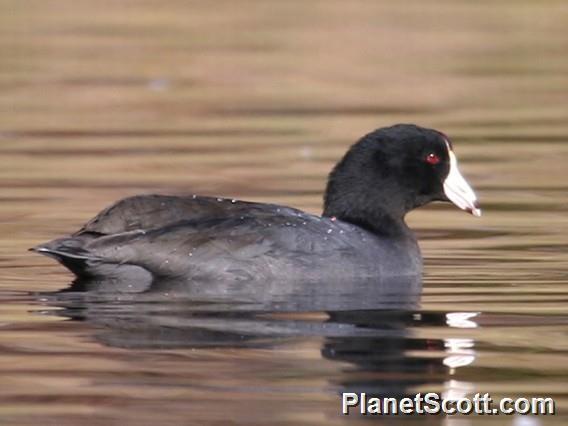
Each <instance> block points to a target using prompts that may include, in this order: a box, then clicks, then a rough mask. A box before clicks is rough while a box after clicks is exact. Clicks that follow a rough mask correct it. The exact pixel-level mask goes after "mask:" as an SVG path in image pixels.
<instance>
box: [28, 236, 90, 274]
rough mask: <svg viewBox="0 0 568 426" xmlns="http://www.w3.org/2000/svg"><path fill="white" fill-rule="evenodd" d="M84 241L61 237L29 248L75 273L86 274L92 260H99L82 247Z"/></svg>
mask: <svg viewBox="0 0 568 426" xmlns="http://www.w3.org/2000/svg"><path fill="white" fill-rule="evenodd" d="M82 244H84V241H82V240H80V239H77V238H61V239H57V240H53V241H50V242H48V243H45V244H40V245H38V246H36V247H32V248H30V251H34V252H36V253H39V254H43V255H45V256H48V257H52V258H54V259H55V260H57V261H58V262H59V263H61V264H62V265H63V266H65V267H66V268H67V269H69V270H70V271H71V272H73V273H74V274H75V275H77V276H79V277H81V276H88V275H90V273H89V269H90V267H91V265H92V263H93V262H96V261H97V260H99V258H98V257H97V256H94V255H93V254H92V253H91V252H89V251H88V250H86V249H85V248H83V247H82Z"/></svg>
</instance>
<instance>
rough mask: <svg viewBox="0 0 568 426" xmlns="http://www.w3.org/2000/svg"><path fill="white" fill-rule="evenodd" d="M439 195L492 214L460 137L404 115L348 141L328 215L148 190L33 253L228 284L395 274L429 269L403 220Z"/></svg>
mask: <svg viewBox="0 0 568 426" xmlns="http://www.w3.org/2000/svg"><path fill="white" fill-rule="evenodd" d="M436 200H440V201H451V202H453V203H454V204H455V205H456V206H458V207H459V208H460V209H463V210H466V211H468V212H470V213H472V214H473V215H475V216H479V215H480V214H481V210H480V209H479V207H478V204H477V200H476V197H475V194H474V192H473V190H472V189H471V187H470V186H469V185H468V184H467V182H466V181H465V179H464V178H463V177H462V175H461V174H460V172H459V170H458V168H457V160H456V157H455V155H454V153H453V150H452V145H451V143H450V141H449V139H448V138H447V137H446V136H445V135H444V134H443V133H441V132H438V131H436V130H433V129H427V128H422V127H418V126H415V125H410V124H399V125H395V126H392V127H387V128H381V129H378V130H375V131H373V132H371V133H369V134H367V135H366V136H364V137H362V138H361V139H360V140H359V141H358V142H357V143H355V144H354V145H353V146H352V147H351V148H350V149H349V150H348V152H347V153H346V154H345V156H344V157H343V159H341V160H340V161H339V163H338V164H337V165H336V166H335V167H334V169H333V170H332V171H331V173H330V175H329V179H328V183H327V189H326V192H325V197H324V211H323V214H322V216H317V215H312V214H308V213H305V212H302V211H300V210H296V209H293V208H290V207H284V206H279V205H274V204H261V203H252V202H246V201H237V200H232V199H225V198H213V197H203V196H196V195H193V196H183V197H177V196H167V195H139V196H134V197H129V198H125V199H123V200H120V201H118V202H116V203H115V204H113V205H111V206H110V207H108V208H107V209H105V210H103V211H102V212H101V213H99V214H98V215H97V216H96V217H95V218H93V219H92V220H91V221H89V222H88V223H87V224H86V225H85V226H83V228H81V229H80V230H79V231H77V232H76V233H74V234H72V235H71V236H68V237H64V238H59V239H56V240H53V241H50V242H48V243H45V244H40V245H39V246H37V247H35V248H33V249H32V250H34V251H36V252H38V253H41V254H44V255H47V256H51V257H54V258H55V259H57V260H58V261H59V262H61V263H62V264H63V265H64V266H66V267H67V268H68V269H70V270H71V271H72V272H73V273H74V274H75V275H76V276H78V277H79V278H94V277H105V278H109V277H112V279H113V280H114V281H115V282H119V281H120V280H130V281H131V282H134V281H135V282H137V283H145V284H148V283H152V282H153V281H157V280H176V281H178V282H179V281H180V280H181V281H183V282H186V283H188V285H189V286H193V285H197V286H198V285H201V286H207V283H208V282H215V281H223V282H232V283H234V286H235V287H239V286H246V287H247V288H249V289H253V291H254V289H255V288H256V287H255V285H256V284H258V283H259V282H262V283H263V285H265V286H275V285H277V284H275V283H278V282H283V281H296V282H303V283H308V282H314V281H328V282H329V281H333V282H341V280H350V281H353V280H369V279H377V280H378V281H381V280H382V281H384V280H385V279H386V280H388V278H389V277H402V276H415V275H419V274H421V270H422V259H421V255H420V251H419V248H418V245H417V242H416V239H415V237H414V235H413V233H412V232H411V231H410V229H409V228H408V227H407V225H406V224H405V222H404V217H405V215H406V213H408V212H409V211H410V210H412V209H414V208H416V207H420V206H422V205H424V204H426V203H429V202H430V201H436ZM251 283H252V285H251Z"/></svg>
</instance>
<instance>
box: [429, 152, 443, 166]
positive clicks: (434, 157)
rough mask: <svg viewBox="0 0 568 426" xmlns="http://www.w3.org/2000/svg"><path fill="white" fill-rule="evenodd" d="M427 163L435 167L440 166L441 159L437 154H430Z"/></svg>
mask: <svg viewBox="0 0 568 426" xmlns="http://www.w3.org/2000/svg"><path fill="white" fill-rule="evenodd" d="M426 162H427V163H428V164H431V165H433V166H435V165H436V164H438V163H439V162H440V157H438V156H437V155H436V154H434V153H433V152H431V153H430V154H428V155H427V156H426Z"/></svg>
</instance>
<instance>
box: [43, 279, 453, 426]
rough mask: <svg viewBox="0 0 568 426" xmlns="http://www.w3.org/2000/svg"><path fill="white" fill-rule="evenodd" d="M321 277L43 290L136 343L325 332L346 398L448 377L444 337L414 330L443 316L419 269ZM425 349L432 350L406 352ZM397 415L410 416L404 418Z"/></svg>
mask: <svg viewBox="0 0 568 426" xmlns="http://www.w3.org/2000/svg"><path fill="white" fill-rule="evenodd" d="M319 284H320V285H319V287H318V286H315V287H314V283H310V285H305V286H304V287H303V289H304V291H301V288H300V287H298V286H297V285H296V284H289V285H290V286H291V288H288V289H287V290H288V292H280V294H278V295H275V294H269V295H268V294H257V295H256V296H257V297H256V298H249V300H242V297H241V296H242V294H241V293H239V292H231V291H230V290H229V289H226V288H225V289H224V291H225V292H224V293H223V292H221V290H220V289H219V286H215V289H216V291H217V293H216V296H217V297H215V298H213V297H207V295H204V294H191V292H188V291H184V292H176V291H175V282H171V281H170V282H167V283H156V288H154V289H140V288H136V286H135V285H134V284H132V283H130V284H125V285H127V286H129V287H127V288H124V289H123V290H129V291H131V292H130V293H128V292H126V291H124V292H116V291H114V292H113V291H110V290H111V289H112V288H115V289H116V285H117V283H113V282H106V283H105V282H101V281H100V280H99V281H90V282H85V281H82V282H75V283H73V285H72V286H71V287H70V288H68V289H67V290H65V291H60V292H56V293H47V294H42V295H41V296H40V297H41V301H42V303H43V304H47V305H50V306H56V307H58V308H59V309H58V310H55V311H54V310H50V311H49V312H51V314H53V313H54V312H55V314H56V315H59V316H63V317H65V318H68V319H69V320H72V321H82V322H86V323H88V324H89V325H90V326H92V327H93V338H94V339H95V340H96V341H98V342H99V343H101V344H103V345H106V346H110V347H119V348H124V349H129V350H179V349H196V348H209V349H216V348H241V349H247V348H263V349H271V350H275V351H277V350H278V347H279V346H280V345H285V344H286V343H288V342H290V341H293V340H300V339H315V338H317V339H318V341H321V342H322V343H321V356H322V358H324V359H326V360H329V361H336V362H340V363H342V367H341V371H342V374H341V375H340V376H339V377H334V378H329V379H328V381H329V384H330V387H331V388H332V389H334V390H335V391H334V392H336V393H337V395H338V399H339V398H340V395H341V393H342V392H366V393H367V395H368V396H369V397H373V396H378V397H386V396H388V397H397V398H401V397H404V396H409V397H410V396H414V394H415V393H416V392H413V391H412V389H413V388H415V387H417V386H420V385H425V384H429V385H431V384H436V383H438V384H439V383H442V382H443V381H444V380H445V379H446V375H447V370H448V368H447V367H446V365H444V363H443V357H441V356H439V353H440V352H442V353H443V352H444V342H443V341H442V340H431V339H420V338H417V337H416V336H415V335H414V332H413V330H412V329H413V328H416V327H420V326H424V325H439V324H440V323H444V321H445V318H444V315H443V314H440V315H433V314H430V315H426V316H424V315H421V314H420V313H418V309H419V302H420V289H421V279H420V278H419V277H415V276H413V277H397V278H392V279H389V280H384V281H382V282H375V281H368V282H365V281H358V282H353V283H346V282H342V283H319ZM179 287H180V288H183V289H186V288H187V285H186V283H179ZM95 288H96V289H97V291H94V289H95ZM164 288H167V292H164V291H163V289H164ZM156 289H159V291H155V290H156ZM306 289H309V291H306ZM292 290H295V291H292ZM282 293H287V294H282ZM239 299H241V300H239ZM417 351H420V352H423V353H426V354H428V353H432V355H433V356H419V357H416V356H409V355H407V354H408V353H409V352H417ZM434 355H436V356H434ZM393 420H396V419H394V418H392V417H391V421H393ZM397 421H400V422H402V423H404V418H401V419H400V420H397ZM428 421H429V422H431V421H434V420H433V419H428ZM428 424H438V423H428Z"/></svg>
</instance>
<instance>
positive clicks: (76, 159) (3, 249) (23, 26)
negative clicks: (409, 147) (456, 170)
mask: <svg viewBox="0 0 568 426" xmlns="http://www.w3.org/2000/svg"><path fill="white" fill-rule="evenodd" d="M398 3H400V2H398ZM398 3H396V4H395V3H393V2H370V1H355V2H340V1H310V2H302V3H301V4H300V3H298V2H275V1H263V2H260V1H250V2H249V1H247V2H228V1H224V2H215V4H214V5H213V4H209V5H208V4H207V3H205V2H203V3H197V2H181V1H172V2H167V3H164V2H158V1H136V2H135V1H124V2H110V1H102V2H72V1H68V0H63V1H57V2H56V1H39V0H37V1H27V2H17V1H4V2H2V4H1V5H0V8H1V10H0V57H1V60H0V90H1V92H0V93H1V96H0V201H1V202H0V231H1V232H0V235H1V237H0V256H1V257H0V381H1V383H2V386H1V387H0V424H6V425H16V424H53V425H63V424H85V425H99V424H100V425H103V424H104V425H109V424H133V425H134V424H136V425H145V424H148V425H150V424H152V425H158V424H164V425H166V424H208V425H215V424H219V425H221V424H226V421H225V420H226V419H227V418H230V419H232V422H233V424H244V425H252V424H259V425H265V424H280V425H285V424H286V425H287V424H290V425H296V424H313V425H319V424H344V423H353V422H357V421H364V420H368V419H362V418H360V417H359V418H358V417H356V416H349V417H343V416H340V415H339V413H340V408H341V407H340V397H339V395H340V393H341V392H342V391H346V390H350V391H367V392H369V393H373V394H377V395H388V396H402V395H413V394H414V393H416V392H418V391H436V392H446V393H450V394H452V395H464V394H472V393H475V392H483V393H485V392H489V393H490V394H492V396H493V397H494V398H500V397H504V396H509V397H518V396H525V397H531V396H551V397H553V398H555V400H556V403H557V410H558V411H559V413H558V414H557V415H556V416H547V417H538V418H534V417H533V418H529V419H527V418H520V417H511V416H503V415H501V416H490V417H488V416H483V417H482V416H477V417H475V416H470V417H459V418H455V417H452V418H447V419H445V418H443V417H435V416H429V417H391V418H382V419H374V420H376V421H378V422H381V421H382V422H383V423H386V424H397V425H398V424H405V425H406V424H444V425H452V426H455V425H459V426H469V425H477V424H482V423H483V424H485V423H487V424H495V425H515V426H520V425H527V424H529V425H531V426H534V425H541V424H542V425H544V424H546V425H549V424H550V425H556V424H557V425H563V424H566V421H567V417H566V414H565V413H566V408H567V407H568V396H567V389H568V386H567V372H568V369H567V361H568V358H567V356H566V353H567V351H568V340H567V330H568V328H567V325H568V313H567V301H568V290H567V283H568V250H567V248H568V240H567V236H568V215H567V212H568V195H567V194H568V184H567V182H568V180H567V178H568V170H567V167H566V161H567V159H568V145H567V144H566V140H567V139H568V120H567V117H568V103H567V102H566V100H567V99H568V60H567V59H566V58H567V55H566V54H567V52H568V27H567V26H566V22H568V7H567V5H566V3H565V2H560V1H543V2H530V1H523V2H513V1H500V2H492V3H491V4H489V3H487V4H485V3H484V2H481V3H479V2H466V1H455V2H431V1H428V2H410V3H405V4H402V3H401V4H398ZM396 122H416V123H419V124H422V125H425V126H432V127H435V128H438V129H440V130H443V131H444V132H445V133H447V134H449V135H450V136H451V137H452V139H453V140H454V144H455V146H456V150H457V152H458V155H459V157H460V161H461V163H462V169H463V171H464V174H465V175H466V176H467V177H468V179H469V181H470V182H471V183H472V185H473V186H474V187H475V188H476V190H477V192H478V194H479V196H480V199H481V202H482V206H483V208H484V216H483V217H482V218H481V219H474V218H472V217H471V216H469V215H466V214H464V213H463V212H460V211H458V210H457V209H455V208H452V207H450V206H430V207H427V208H423V209H421V210H420V211H416V212H414V213H412V214H411V217H410V222H411V223H412V225H413V227H414V228H415V229H417V231H418V234H419V236H420V240H421V246H422V250H423V254H424V257H425V264H426V271H425V276H424V283H423V286H424V289H423V294H422V297H421V299H420V300H412V299H410V300H409V299H408V298H402V299H401V300H384V299H381V298H380V297H379V298H377V299H373V300H378V302H372V303H370V302H369V298H368V297H367V295H368V293H364V294H361V295H358V296H357V297H355V296H354V295H353V294H352V295H350V297H345V296H344V295H343V297H342V294H340V293H337V294H336V293H334V294H330V295H328V298H327V299H325V300H323V301H322V300H311V299H310V298H306V297H299V298H296V299H295V300H288V301H287V302H288V303H287V304H286V303H279V304H272V305H269V306H267V305H246V304H234V303H226V302H223V303H214V301H211V300H200V301H187V300H168V297H167V295H164V297H163V298H162V299H161V300H137V299H136V298H135V297H125V296H122V297H116V298H102V297H99V298H96V297H81V296H80V295H75V296H65V297H62V296H59V297H56V296H54V295H53V294H51V295H41V294H38V293H39V292H54V291H57V290H60V289H63V288H65V287H66V286H67V285H68V283H69V282H70V280H71V277H70V275H68V274H67V273H66V272H65V271H63V270H62V268H61V267H60V266H58V265H55V264H54V263H53V262H50V261H49V260H48V259H44V258H40V257H38V256H34V255H32V254H30V253H28V252H26V249H27V248H28V247H30V246H32V245H35V244H37V243H38V242H41V241H44V240H47V239H50V238H53V237H55V236H57V235H61V234H64V233H68V232H70V231H73V230H75V229H77V227H78V226H79V225H80V224H81V223H82V222H84V221H86V220H87V219H88V218H90V217H91V216H92V215H93V214H94V213H95V212H97V211H98V210H99V209H101V208H102V207H104V206H105V205H107V204H108V203H110V202H111V201H113V200H115V199H117V198H120V197H123V196H126V195H131V194H135V193H140V192H164V193H193V192H198V193H203V194H221V195H226V196H230V197H235V198H243V199H253V200H259V201H270V202H277V203H282V204H289V205H293V206H295V207H299V208H303V209H307V210H309V211H312V212H319V209H320V205H321V193H322V190H323V187H324V181H325V176H326V173H327V172H328V171H329V169H330V167H331V166H332V165H333V163H334V161H335V160H336V159H337V158H339V156H340V155H341V154H342V153H343V152H344V151H345V149H346V148H347V147H348V146H349V144H350V143H352V142H353V141H354V140H355V139H356V138H358V137H359V136H361V135H362V134H363V133H365V132H367V131H369V130H371V129H373V128H375V127H378V126H381V125H387V124H392V123H396ZM348 285H349V284H347V283H346V286H348ZM369 291H370V292H371V293H372V290H369ZM324 302H325V303H324ZM365 302H366V303H365ZM527 421H528V422H530V423H523V422H527Z"/></svg>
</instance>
